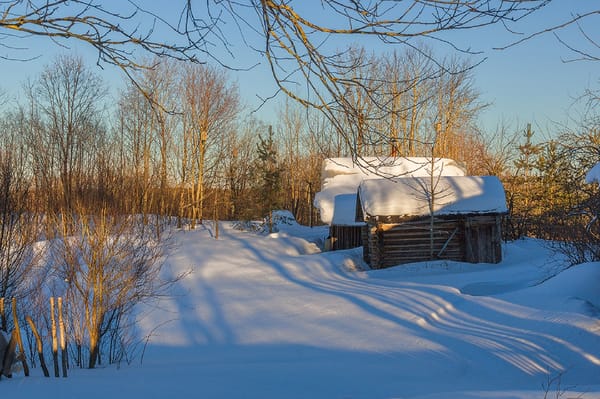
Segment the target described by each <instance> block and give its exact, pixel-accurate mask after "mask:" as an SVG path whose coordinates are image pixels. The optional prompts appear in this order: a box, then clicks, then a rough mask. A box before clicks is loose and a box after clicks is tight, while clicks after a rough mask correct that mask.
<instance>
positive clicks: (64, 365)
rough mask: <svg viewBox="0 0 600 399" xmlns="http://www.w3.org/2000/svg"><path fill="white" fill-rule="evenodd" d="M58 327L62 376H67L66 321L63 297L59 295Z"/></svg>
mask: <svg viewBox="0 0 600 399" xmlns="http://www.w3.org/2000/svg"><path fill="white" fill-rule="evenodd" d="M58 329H59V332H60V360H61V363H62V376H63V377H65V378H66V377H67V366H68V364H67V360H68V354H67V337H66V331H65V322H64V318H63V307H62V297H58Z"/></svg>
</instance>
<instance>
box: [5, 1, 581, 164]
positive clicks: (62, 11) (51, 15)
mask: <svg viewBox="0 0 600 399" xmlns="http://www.w3.org/2000/svg"><path fill="white" fill-rule="evenodd" d="M551 1H552V0H513V1H498V0H475V1H470V0H469V1H467V0H460V1H451V2H448V1H444V0H427V1H421V0H411V1H399V0H396V1H381V0H379V1H374V2H368V3H364V2H356V1H329V0H328V1H322V2H320V3H319V5H318V7H319V8H318V9H315V7H314V5H311V6H310V7H307V6H306V3H304V2H301V1H290V0H261V1H258V0H253V1H251V2H249V3H243V2H237V1H232V0H229V1H208V2H192V1H190V0H181V1H180V2H176V3H175V4H173V5H172V4H171V3H170V12H168V13H165V12H164V10H161V9H159V8H157V7H153V6H152V5H148V4H142V2H140V1H135V0H133V1H128V2H126V3H124V4H119V5H118V6H116V5H115V6H108V5H105V4H103V3H101V2H100V1H84V0H71V1H67V0H57V1H54V2H46V1H34V0H28V1H25V0H7V1H4V2H2V3H1V6H2V9H0V11H1V15H2V16H1V17H0V35H2V43H3V45H4V46H7V48H13V49H14V48H22V47H24V46H22V45H19V46H17V45H16V44H17V43H19V44H20V43H23V41H24V40H25V39H26V38H27V37H29V36H45V37H49V38H52V39H53V40H55V41H57V42H58V43H59V44H63V45H64V43H65V41H64V39H76V40H79V41H81V42H83V43H86V44H88V45H89V46H91V47H93V48H95V49H96V50H97V51H98V63H100V64H102V63H108V64H113V65H116V66H118V67H119V68H121V69H123V70H124V71H125V73H126V74H127V75H128V76H129V77H130V78H131V79H132V81H133V82H134V84H136V85H137V80H136V78H135V76H134V74H133V73H132V71H134V70H136V69H139V68H144V67H148V66H150V67H151V66H152V65H147V64H146V63H144V62H143V61H140V60H141V59H142V58H141V57H142V56H146V57H147V56H148V55H157V56H161V57H162V56H164V57H171V58H175V59H179V60H188V61H192V62H205V61H207V60H211V59H212V60H216V61H217V62H220V63H221V64H224V65H227V66H229V67H235V65H232V64H231V63H230V62H229V61H231V60H232V59H234V58H233V56H235V54H234V53H233V49H232V48H231V45H230V43H233V42H244V43H246V44H247V45H248V46H249V47H251V48H254V49H257V51H258V53H259V54H260V55H264V57H265V58H266V59H267V61H268V63H269V66H270V69H271V71H272V74H273V78H274V80H275V82H276V83H277V85H278V87H279V90H281V91H282V92H284V93H285V94H286V95H288V96H290V97H291V98H294V99H296V100H298V101H300V102H301V103H303V104H304V105H305V106H309V107H312V108H315V109H317V110H320V111H322V112H323V113H324V114H325V115H326V116H327V117H328V118H329V119H330V122H331V124H332V126H334V127H335V129H336V131H337V133H338V134H339V135H340V136H341V137H343V138H344V140H345V141H347V142H348V144H349V145H350V146H351V148H353V150H357V149H359V147H360V146H358V147H357V146H356V140H358V139H360V135H358V136H356V137H354V136H353V135H352V134H350V135H349V134H348V132H347V131H346V130H345V126H344V125H345V124H344V123H343V122H344V119H343V118H342V119H341V120H340V117H343V116H344V115H347V114H351V113H352V110H353V107H352V102H349V101H348V100H347V99H346V95H347V94H348V92H349V91H350V92H351V91H356V89H357V88H360V87H369V86H370V84H369V83H371V82H370V81H369V80H368V79H369V78H368V77H365V76H361V75H360V74H355V73H353V71H355V70H356V69H357V67H358V66H359V65H356V64H355V63H354V60H343V59H342V58H340V57H339V55H340V54H339V51H340V50H338V49H335V48H332V46H331V45H330V44H329V43H328V40H329V38H331V37H332V36H337V37H344V38H347V39H349V40H352V41H355V40H361V39H364V40H365V41H366V42H369V41H370V42H379V43H385V44H387V43H393V44H398V45H400V46H404V47H414V46H415V40H418V39H425V40H432V41H437V42H442V43H446V44H448V45H449V46H450V47H452V48H453V49H455V48H457V47H458V48H459V50H462V51H465V52H471V51H472V50H469V49H460V44H454V43H450V42H448V41H447V39H445V38H444V36H443V33H444V32H447V31H456V30H461V31H464V30H475V29H478V28H480V27H482V26H486V25H492V24H505V25H506V24H509V23H512V22H515V21H519V20H521V19H523V18H525V17H527V16H528V15H530V14H531V13H533V12H536V11H537V10H539V9H541V8H542V7H544V6H545V5H547V4H549V3H550V2H551ZM173 10H174V11H173ZM177 10H179V12H177ZM309 13H310V14H309ZM307 15H311V16H314V15H319V17H318V18H316V17H307ZM571 19H572V20H573V21H576V20H578V18H577V17H573V18H571ZM226 23H232V24H233V25H234V26H236V25H237V27H238V28H239V29H238V32H239V34H240V36H239V38H232V37H231V36H230V35H231V31H226V30H225V29H223V25H224V24H226ZM2 32H3V33H2ZM162 34H165V35H167V36H168V37H169V39H165V38H166V37H167V36H165V37H162V36H161V35H162ZM235 39H239V40H235ZM215 44H217V45H220V46H222V47H223V48H225V49H226V50H229V52H227V51H226V52H225V53H226V54H227V55H225V56H222V57H219V56H218V55H217V54H215V51H212V49H213V48H214V47H213V46H214V45H215ZM14 52H17V54H16V56H14V57H10V56H9V57H10V58H21V59H23V58H27V57H19V54H18V50H13V51H12V53H13V54H14ZM146 59H148V58H146ZM432 61H434V62H435V60H432ZM246 67H247V65H246ZM428 78H429V77H428V76H422V79H424V80H426V79H428ZM298 83H302V84H303V85H304V87H305V88H306V89H305V90H303V92H300V91H299V90H298ZM138 87H139V85H138ZM140 88H141V87H140ZM360 91H361V90H358V92H360ZM143 93H144V95H145V96H147V97H148V98H151V95H150V94H151V93H149V92H147V91H143ZM378 107H380V108H385V107H386V104H382V103H379V104H378ZM354 153H355V155H356V152H354Z"/></svg>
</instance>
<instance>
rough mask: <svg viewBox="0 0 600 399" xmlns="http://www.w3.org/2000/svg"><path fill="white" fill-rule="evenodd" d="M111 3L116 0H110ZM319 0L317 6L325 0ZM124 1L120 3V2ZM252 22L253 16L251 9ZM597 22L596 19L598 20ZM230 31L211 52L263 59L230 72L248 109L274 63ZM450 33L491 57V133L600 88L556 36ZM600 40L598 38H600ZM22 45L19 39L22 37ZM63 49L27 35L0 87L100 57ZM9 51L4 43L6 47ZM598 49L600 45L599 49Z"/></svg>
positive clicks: (538, 17) (483, 77) (582, 3)
mask: <svg viewBox="0 0 600 399" xmlns="http://www.w3.org/2000/svg"><path fill="white" fill-rule="evenodd" d="M111 1H112V0H111ZM311 1H314V2H315V4H318V3H320V2H317V1H316V0H311ZM167 3H168V2H165V3H152V2H147V3H144V5H153V4H154V5H157V6H158V7H159V8H160V7H164V9H163V10H161V12H164V13H165V14H167V13H169V12H170V11H172V10H170V11H169V9H168V8H166V7H165V4H167ZM116 4H118V2H117V3H116ZM303 6H306V10H302V11H303V12H306V13H307V16H308V17H310V16H311V15H310V14H311V12H313V11H312V8H310V7H311V6H310V2H307V3H303ZM319 7H320V6H318V5H317V6H316V7H315V8H314V10H316V11H315V13H316V14H315V16H319V14H318V13H317V11H318V10H319ZM593 8H597V2H595V1H591V0H554V2H553V3H551V4H550V6H548V7H546V8H545V9H543V10H541V11H540V12H538V13H537V14H535V15H533V16H532V17H530V18H528V19H527V20H526V21H525V23H521V24H518V25H514V26H511V28H513V29H514V30H516V31H519V32H524V33H528V32H535V31H538V30H541V29H543V28H546V27H548V26H552V25H554V24H557V23H560V22H562V21H564V20H566V19H567V18H568V17H569V15H571V14H574V13H577V12H584V11H585V10H588V9H593ZM247 17H248V20H249V21H251V18H252V15H251V14H248V16H247ZM595 22H596V23H595ZM584 28H585V29H586V32H587V33H588V34H589V35H590V36H591V37H593V38H597V39H598V38H600V24H598V23H597V21H595V20H589V21H586V23H585V25H584ZM224 30H225V32H226V33H227V34H228V36H229V37H231V38H232V39H231V46H230V50H231V52H232V53H233V54H234V57H235V58H234V59H231V58H229V56H228V55H226V53H224V52H223V48H222V46H219V45H218V44H217V45H215V46H214V47H212V51H214V52H215V53H217V54H223V57H224V58H225V60H226V61H227V63H228V64H229V65H231V66H235V67H241V68H245V67H249V66H251V65H254V64H255V63H260V65H258V66H257V67H255V68H252V69H251V70H249V71H240V72H234V71H232V72H231V77H232V79H233V80H236V81H237V82H238V85H239V87H240V90H241V93H242V96H243V97H244V100H245V102H247V103H248V104H249V108H254V107H256V105H257V104H259V101H258V97H268V96H270V95H271V94H273V92H274V91H275V86H274V83H273V81H272V79H271V76H270V72H269V70H268V66H267V65H266V62H265V60H264V59H261V58H260V56H259V55H257V54H256V53H255V52H253V51H251V50H249V49H248V48H247V46H246V44H245V43H243V42H242V40H241V38H240V36H239V34H238V32H237V29H236V28H235V26H233V24H231V23H230V24H229V25H228V26H225V28H224ZM560 34H561V37H562V38H564V39H565V40H567V41H569V42H570V43H572V44H574V45H581V46H583V42H584V40H583V38H582V36H581V35H580V34H579V32H577V31H576V28H574V27H573V28H570V29H566V30H562V31H560ZM245 37H246V39H248V40H249V41H250V42H251V43H253V44H254V45H257V46H260V45H261V44H262V41H261V40H260V38H259V37H258V36H255V35H253V34H252V33H251V32H250V31H246V32H245ZM443 38H444V39H449V40H452V42H453V43H455V44H457V45H458V46H460V47H463V48H471V49H473V50H479V51H483V54H482V55H480V56H472V60H473V61H474V62H477V61H478V60H480V59H481V57H485V58H486V60H485V61H484V62H483V63H482V64H481V65H479V66H478V67H477V68H476V70H475V71H474V77H475V86H476V87H477V88H478V89H479V91H480V93H481V98H482V101H484V102H486V103H490V106H489V108H488V109H487V110H486V111H485V112H484V113H483V114H482V117H481V125H482V126H483V127H484V129H485V130H487V131H493V130H494V129H495V127H496V126H497V125H498V124H499V123H500V122H501V121H504V122H505V123H507V124H509V125H511V126H515V128H516V127H517V126H519V125H523V124H525V123H529V122H531V123H533V124H534V126H537V127H538V129H537V130H538V131H542V132H543V131H544V130H546V129H548V130H552V125H551V124H552V123H553V122H559V123H565V122H566V121H567V116H568V115H567V112H570V114H571V115H574V114H575V113H576V111H577V110H576V109H574V108H573V103H574V98H575V97H577V96H579V95H580V94H581V93H582V92H583V91H584V90H585V89H587V88H594V87H597V86H598V79H599V78H600V76H599V74H598V64H597V63H594V62H564V60H567V59H570V58H573V54H572V53H570V52H569V51H568V49H566V48H565V47H564V46H562V45H561V44H560V43H559V42H558V41H557V40H556V39H555V38H554V36H553V35H552V34H546V35H542V36H540V37H536V38H533V39H531V40H529V41H527V42H525V43H522V44H519V45H517V46H514V47H511V48H509V49H506V50H502V51H498V50H494V47H498V46H503V45H506V44H509V43H511V42H513V41H515V40H518V39H519V38H520V36H518V35H515V34H510V33H508V32H507V31H506V30H505V29H503V28H502V27H501V26H495V27H487V28H483V29H478V30H470V31H464V32H458V33H453V34H448V35H446V36H444V37H443ZM354 40H355V38H344V37H337V38H336V41H335V42H333V43H330V44H331V45H333V46H338V47H340V48H343V47H344V46H345V45H347V44H349V43H352V42H353V41H354ZM599 40H600V39H599ZM19 44H21V42H19ZM63 45H65V46H66V47H61V46H59V45H57V44H56V43H54V42H52V41H50V40H48V39H44V38H31V39H24V40H23V44H22V47H23V48H25V50H23V51H16V53H15V51H13V52H12V53H11V54H9V55H12V56H20V54H26V57H30V56H31V57H38V58H36V59H35V60H33V61H28V62H20V61H8V60H2V59H0V72H1V76H2V77H3V78H2V79H1V80H0V88H2V89H4V90H5V91H6V92H8V94H9V96H10V98H15V97H17V96H18V95H19V91H20V84H21V83H22V82H24V81H25V80H26V79H28V78H34V77H35V76H37V75H38V74H39V72H40V71H41V70H42V68H43V66H44V65H45V64H47V63H49V62H50V61H51V60H52V58H53V56H54V55H56V54H58V53H61V52H75V53H77V54H79V55H81V56H82V57H84V59H85V60H86V61H88V62H89V63H90V64H91V65H93V64H94V63H95V61H96V54H95V52H94V50H93V49H90V48H87V47H86V46H84V45H80V44H78V43H76V42H74V41H72V40H71V41H66V42H64V43H63ZM434 45H435V47H436V53H437V54H439V55H440V56H442V55H445V54H449V53H451V52H452V50H451V49H450V48H448V47H447V46H441V45H439V44H435V42H434ZM373 49H374V51H377V52H379V51H391V47H389V46H383V45H375V46H373ZM1 51H3V52H4V53H3V54H0V55H7V53H6V51H7V50H6V49H2V50H1ZM597 53H600V50H599V51H598V52H597ZM95 70H96V72H97V73H98V74H100V75H101V76H102V77H103V78H104V79H105V80H106V81H107V83H108V84H109V86H110V87H112V88H116V87H119V86H120V85H122V82H123V76H122V75H121V74H120V72H119V71H118V70H116V68H113V67H111V66H105V68H104V70H102V69H100V68H95ZM277 108H278V105H277V101H271V102H269V103H268V104H267V105H266V106H265V107H263V108H262V109H261V110H260V112H259V113H258V114H257V115H258V117H260V118H262V119H266V120H267V121H270V120H274V115H275V112H276V110H277Z"/></svg>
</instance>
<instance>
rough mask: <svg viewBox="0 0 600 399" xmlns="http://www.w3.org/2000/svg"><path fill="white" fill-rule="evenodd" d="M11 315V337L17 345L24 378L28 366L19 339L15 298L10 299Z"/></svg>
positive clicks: (27, 373)
mask: <svg viewBox="0 0 600 399" xmlns="http://www.w3.org/2000/svg"><path fill="white" fill-rule="evenodd" d="M12 314H13V323H14V330H13V335H14V337H15V340H16V341H17V342H16V343H17V345H19V358H20V360H21V364H22V365H23V373H24V374H25V377H29V366H27V358H26V357H25V347H24V346H23V340H22V339H21V328H20V327H19V318H18V317H17V298H13V299H12Z"/></svg>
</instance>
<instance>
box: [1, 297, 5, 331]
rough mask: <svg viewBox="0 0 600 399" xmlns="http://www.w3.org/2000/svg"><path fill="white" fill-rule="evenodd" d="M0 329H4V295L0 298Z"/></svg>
mask: <svg viewBox="0 0 600 399" xmlns="http://www.w3.org/2000/svg"><path fill="white" fill-rule="evenodd" d="M0 330H4V331H6V311H5V310H4V297H2V298H0Z"/></svg>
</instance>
